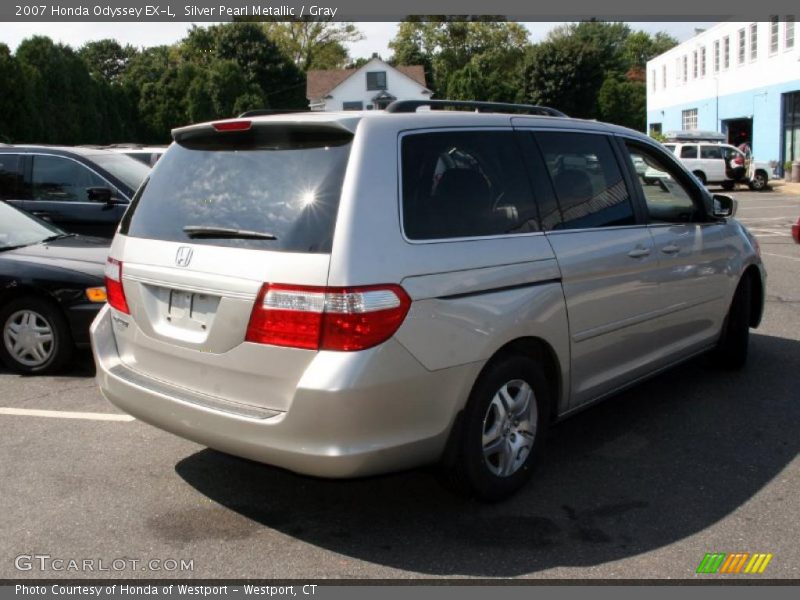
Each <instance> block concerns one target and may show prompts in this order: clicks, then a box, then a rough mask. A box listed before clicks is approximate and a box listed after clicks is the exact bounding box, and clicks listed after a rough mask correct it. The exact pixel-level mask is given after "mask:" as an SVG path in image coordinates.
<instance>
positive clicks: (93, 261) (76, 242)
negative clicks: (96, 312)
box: [0, 235, 111, 277]
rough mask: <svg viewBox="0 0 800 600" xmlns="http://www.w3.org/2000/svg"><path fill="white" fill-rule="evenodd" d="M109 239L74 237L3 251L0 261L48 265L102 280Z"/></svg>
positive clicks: (0, 254) (0, 253)
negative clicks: (2, 259)
mask: <svg viewBox="0 0 800 600" xmlns="http://www.w3.org/2000/svg"><path fill="white" fill-rule="evenodd" d="M110 243H111V242H110V240H106V239H103V238H94V237H86V236H81V235H78V236H73V237H68V238H62V239H60V240H53V241H52V242H47V243H41V244H33V245H31V246H25V247H24V248H17V249H16V250H7V251H5V252H0V258H5V259H12V260H18V261H21V262H31V263H37V264H48V265H52V266H54V267H58V268H61V269H68V270H70V271H77V272H79V273H85V274H86V275H94V276H96V277H103V269H104V268H105V264H106V258H108V250H109V246H110Z"/></svg>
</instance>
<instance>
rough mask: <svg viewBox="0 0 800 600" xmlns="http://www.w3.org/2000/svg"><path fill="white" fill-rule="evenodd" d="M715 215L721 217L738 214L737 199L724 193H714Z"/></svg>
mask: <svg viewBox="0 0 800 600" xmlns="http://www.w3.org/2000/svg"><path fill="white" fill-rule="evenodd" d="M713 199H714V216H715V217H719V218H726V217H734V216H736V207H737V204H736V200H735V199H734V198H733V197H731V196H726V195H724V194H714V196H713Z"/></svg>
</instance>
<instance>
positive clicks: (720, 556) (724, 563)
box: [696, 552, 773, 574]
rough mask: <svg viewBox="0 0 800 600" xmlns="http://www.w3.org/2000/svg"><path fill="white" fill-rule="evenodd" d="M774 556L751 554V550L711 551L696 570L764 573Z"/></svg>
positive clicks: (699, 571) (728, 572)
mask: <svg viewBox="0 0 800 600" xmlns="http://www.w3.org/2000/svg"><path fill="white" fill-rule="evenodd" d="M772 556H773V555H772V554H763V553H756V554H750V553H749V552H734V553H733V554H726V553H724V552H709V553H706V555H705V556H704V557H703V560H702V561H700V565H699V566H698V567H697V571H696V572H697V573H707V574H708V573H726V574H738V573H763V572H764V571H765V570H766V568H767V565H768V564H769V562H770V561H771V560H772ZM745 565H746V566H745Z"/></svg>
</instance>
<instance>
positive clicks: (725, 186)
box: [720, 181, 736, 192]
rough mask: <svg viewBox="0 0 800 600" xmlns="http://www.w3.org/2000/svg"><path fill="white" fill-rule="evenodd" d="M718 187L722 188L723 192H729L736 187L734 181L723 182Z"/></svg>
mask: <svg viewBox="0 0 800 600" xmlns="http://www.w3.org/2000/svg"><path fill="white" fill-rule="evenodd" d="M720 185H721V186H722V189H723V190H725V191H727V192H729V191H731V190H732V189H733V188H735V187H736V182H735V181H723V182H722V183H721V184H720Z"/></svg>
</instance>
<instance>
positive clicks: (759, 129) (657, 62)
mask: <svg viewBox="0 0 800 600" xmlns="http://www.w3.org/2000/svg"><path fill="white" fill-rule="evenodd" d="M647 124H648V128H649V130H650V131H658V132H667V131H672V130H681V129H700V130H710V131H720V132H722V133H724V134H726V135H727V138H728V141H729V142H731V143H733V144H736V145H739V144H740V143H744V142H747V143H748V144H750V145H751V147H752V149H753V154H754V155H755V156H756V157H757V158H758V159H759V160H762V161H775V162H776V163H777V164H778V166H779V170H780V166H781V165H783V163H784V162H786V161H791V160H800V40H798V39H797V34H796V32H795V21H794V17H793V16H792V15H784V16H780V17H779V16H773V17H771V18H770V20H769V21H761V22H758V21H756V22H750V23H735V22H730V23H719V24H717V25H715V26H714V27H711V28H710V29H707V30H705V31H698V33H697V35H695V36H694V37H693V38H691V39H690V40H687V41H686V42H683V43H682V44H679V45H678V46H675V47H674V48H672V49H671V50H669V51H667V52H665V53H664V54H661V55H660V56H657V57H656V58H654V59H653V60H651V61H649V62H648V63H647Z"/></svg>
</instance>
